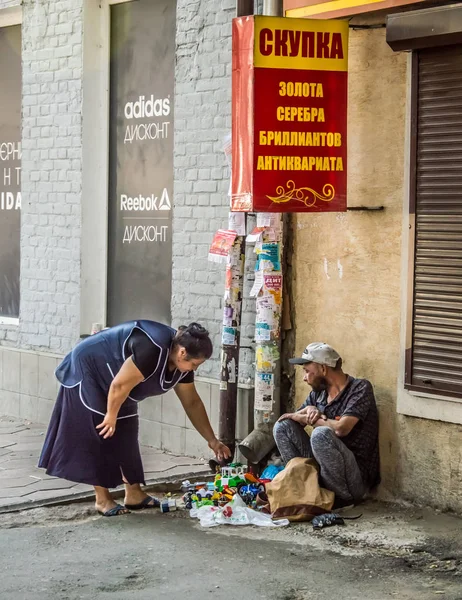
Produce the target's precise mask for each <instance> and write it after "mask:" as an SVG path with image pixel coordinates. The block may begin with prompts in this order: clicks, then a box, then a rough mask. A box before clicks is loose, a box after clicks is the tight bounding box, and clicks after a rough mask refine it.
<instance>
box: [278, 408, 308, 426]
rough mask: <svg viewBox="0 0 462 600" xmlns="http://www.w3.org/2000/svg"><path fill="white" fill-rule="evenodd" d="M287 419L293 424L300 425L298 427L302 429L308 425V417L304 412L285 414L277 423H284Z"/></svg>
mask: <svg viewBox="0 0 462 600" xmlns="http://www.w3.org/2000/svg"><path fill="white" fill-rule="evenodd" d="M287 419H290V420H291V421H295V423H300V425H301V426H302V427H306V426H307V425H308V415H307V414H306V413H305V411H303V412H294V413H286V414H285V415H282V416H281V417H279V419H278V423H279V422H280V421H286V420H287Z"/></svg>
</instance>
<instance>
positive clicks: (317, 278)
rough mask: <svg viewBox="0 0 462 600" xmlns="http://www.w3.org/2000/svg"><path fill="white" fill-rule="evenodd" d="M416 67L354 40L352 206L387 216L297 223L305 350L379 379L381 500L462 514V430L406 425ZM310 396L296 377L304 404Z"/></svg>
mask: <svg viewBox="0 0 462 600" xmlns="http://www.w3.org/2000/svg"><path fill="white" fill-rule="evenodd" d="M406 72H407V57H406V55H405V54H404V53H401V54H400V53H393V52H392V51H391V50H390V49H389V47H388V46H387V44H386V42H385V31H384V30H383V29H380V30H362V31H351V41H350V60H349V78H350V79H349V109H348V114H349V119H348V128H349V129H348V136H349V137H348V161H349V162H348V205H349V206H360V205H363V206H380V205H383V206H384V207H385V210H384V211H383V212H347V213H338V214H328V213H326V214H321V215H297V216H296V217H295V220H294V228H295V231H294V237H295V241H294V243H295V246H294V278H295V279H294V282H293V291H294V304H295V325H296V346H297V350H298V351H301V350H302V349H303V348H304V347H305V345H306V344H307V343H309V342H310V341H315V340H322V341H326V342H328V343H330V344H332V345H333V346H334V347H335V348H336V349H337V350H338V351H339V352H340V353H341V354H342V356H343V357H344V364H345V370H346V371H347V372H348V373H350V374H352V375H355V376H358V377H366V378H368V379H370V380H371V381H372V383H373V385H374V387H375V391H376V397H377V403H378V406H379V410H380V447H381V457H382V480H383V483H382V486H381V488H380V494H381V495H382V496H385V495H386V496H389V495H392V496H395V497H401V498H407V499H410V500H413V501H415V502H419V503H424V504H433V505H439V506H441V507H443V508H452V509H454V510H458V511H462V500H461V499H460V497H459V490H460V485H461V481H462V477H461V474H462V467H461V464H462V460H461V457H462V452H461V450H462V437H460V430H461V428H460V427H459V426H457V425H450V424H446V423H442V422H435V421H429V420H425V419H416V418H412V417H406V416H403V415H398V414H397V411H396V398H397V391H398V374H399V369H400V324H401V286H402V285H404V278H403V277H402V270H401V263H402V224H403V203H404V202H405V201H406V189H405V187H406V186H405V170H406V167H405V160H406V156H405V135H406V95H407V73H406ZM306 393H307V387H306V385H305V384H304V383H303V382H302V380H301V372H298V373H297V379H296V400H297V404H299V403H300V402H301V401H302V400H303V399H304V398H305V396H306Z"/></svg>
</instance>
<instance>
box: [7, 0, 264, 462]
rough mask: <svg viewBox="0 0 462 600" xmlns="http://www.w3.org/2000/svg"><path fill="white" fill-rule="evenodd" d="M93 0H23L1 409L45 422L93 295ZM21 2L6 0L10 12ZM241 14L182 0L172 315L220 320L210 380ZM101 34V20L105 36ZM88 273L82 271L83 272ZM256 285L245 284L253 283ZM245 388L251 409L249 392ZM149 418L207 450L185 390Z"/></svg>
mask: <svg viewBox="0 0 462 600" xmlns="http://www.w3.org/2000/svg"><path fill="white" fill-rule="evenodd" d="M95 1H96V0H95ZM85 2H87V4H85ZM88 2H89V0H23V4H22V15H23V16H22V19H23V25H22V37H23V42H22V45H23V102H22V113H23V123H22V128H23V131H22V137H23V157H22V192H23V206H22V230H21V307H20V311H21V312H20V324H19V327H11V326H2V325H0V412H3V413H4V414H13V415H16V416H22V417H24V418H29V419H38V420H39V421H42V422H46V421H47V420H48V417H49V414H50V412H51V409H52V406H53V400H54V397H55V394H56V381H55V380H54V378H53V376H52V372H53V369H54V367H55V366H56V364H57V361H58V356H59V355H62V354H64V353H65V352H67V351H68V350H69V349H70V348H71V347H72V346H73V345H74V344H75V343H76V341H77V339H78V336H79V333H80V308H81V306H80V304H81V300H82V298H83V301H84V299H85V295H84V296H83V297H81V289H82V288H81V285H82V281H81V239H82V227H81V219H82V145H83V141H82V101H83V92H82V89H83V81H82V80H83V77H84V73H83V32H82V24H83V11H84V5H85V6H86V8H87V10H88V6H89V5H88ZM17 4H18V2H16V1H14V2H12V1H11V0H0V10H1V9H2V8H5V7H11V6H12V5H17ZM103 4H104V6H105V7H106V8H107V5H106V4H105V3H103ZM97 13H98V11H96V13H95V15H94V16H95V18H96V15H97ZM234 13H235V1H234V0H220V1H217V0H178V11H177V61H176V73H175V77H176V91H175V150H174V152H175V159H174V166H175V198H174V212H173V214H174V223H173V255H174V262H173V298H172V313H173V322H174V324H176V325H178V324H180V323H188V322H190V321H191V320H199V321H202V322H203V323H204V324H205V325H206V326H207V327H208V328H209V329H210V331H211V333H212V336H213V339H214V344H215V354H214V360H213V361H208V362H207V363H206V365H204V367H203V368H202V369H201V373H200V375H201V376H203V377H204V376H205V377H206V376H210V377H212V379H213V378H214V379H216V378H217V377H218V370H219V369H218V360H217V357H218V356H219V348H220V341H221V340H220V338H221V323H222V297H223V291H224V279H225V268H224V265H218V266H217V265H214V264H211V263H209V262H208V261H207V253H208V248H209V245H210V242H211V239H212V237H213V234H214V232H215V231H216V230H217V229H219V228H222V227H227V217H228V207H229V200H228V196H227V192H228V186H229V173H228V168H227V164H226V160H225V156H224V153H223V141H224V138H225V136H226V135H227V134H229V133H230V130H231V20H232V18H233V16H234ZM106 14H107V13H106ZM86 15H87V16H86V18H87V19H88V18H89V17H88V13H86ZM87 23H88V21H87ZM90 29H91V28H90ZM101 30H103V31H104V28H103V27H101ZM98 31H99V30H98V27H96V26H95V35H100V34H101V32H99V33H98ZM86 35H87V36H89V38H90V39H89V44H90V45H91V43H97V42H98V43H99V38H98V40H95V39H92V38H91V35H92V34H91V32H90V30H89V29H88V28H87V30H86ZM101 35H102V34H101ZM95 68H96V67H95ZM86 75H88V73H87V74H86ZM93 75H94V73H92V76H93ZM86 81H88V79H87V80H86ZM95 85H96V84H95ZM85 89H86V90H87V87H86V88H85ZM86 98H88V96H86ZM87 126H88V122H87ZM87 164H88V162H87ZM101 195H103V194H102V193H101V191H99V192H98V193H96V194H95V202H102V201H103V199H102V198H100V196H101ZM104 201H106V198H104ZM98 206H101V205H100V204H99V205H98ZM103 212H104V211H103ZM100 213H101V210H100ZM87 214H88V213H87ZM85 218H86V217H85V214H84V219H85ZM102 218H104V219H105V218H106V216H105V214H103V217H102ZM85 264H86V263H84V265H85ZM88 276H89V275H88V273H85V272H83V274H82V278H86V277H87V278H88ZM250 285H251V282H249V281H247V282H246V289H247V290H248V289H249V286H250ZM253 306H254V302H253V301H252V300H244V311H245V312H246V318H247V324H246V325H245V327H244V335H243V339H242V343H243V345H248V344H249V341H250V338H252V337H253V322H254V315H253ZM87 320H88V319H87ZM1 346H4V348H3V349H2V348H1ZM7 346H10V347H12V348H11V349H7V348H6V347H7ZM44 352H45V353H47V352H48V355H46V354H44ZM252 360H253V353H252V352H249V351H247V350H244V351H243V352H242V358H241V373H242V379H243V380H244V381H249V380H251V378H252V376H251V370H252V365H251V362H252ZM199 387H200V388H201V392H202V394H203V395H204V400H205V403H206V406H207V409H208V412H209V415H210V416H211V420H212V423H213V425H214V427H215V429H216V428H217V425H218V397H219V390H218V385H217V383H216V382H213V381H212V380H209V381H208V382H207V383H201V384H199ZM242 394H244V396H245V397H246V398H247V400H246V402H247V404H246V406H247V405H248V402H249V400H248V396H249V393H248V392H247V391H245V392H242V391H241V396H242ZM244 412H245V411H244ZM141 416H142V419H141V439H142V441H144V442H145V443H146V442H147V443H150V444H153V445H157V446H160V447H162V448H164V449H166V450H170V451H177V452H179V451H181V452H185V453H187V454H196V455H197V454H207V452H208V451H207V447H206V444H204V442H203V440H201V439H200V437H199V436H198V434H196V432H195V431H193V429H192V426H191V424H190V423H189V421H188V419H187V418H186V417H185V414H184V412H183V409H182V407H181V406H179V403H178V401H177V400H176V399H175V398H172V397H168V396H165V397H164V398H157V399H156V398H154V399H150V400H147V401H146V403H144V404H143V407H142V410H141ZM244 421H246V419H244Z"/></svg>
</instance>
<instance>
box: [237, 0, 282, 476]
mask: <svg viewBox="0 0 462 600" xmlns="http://www.w3.org/2000/svg"><path fill="white" fill-rule="evenodd" d="M263 15H267V16H274V17H280V16H283V1H282V0H264V2H263ZM277 218H278V219H279V221H278V223H276V229H277V230H279V232H280V235H279V238H278V243H279V254H280V256H279V261H280V264H281V265H282V264H283V261H282V252H283V242H284V222H283V218H282V215H279V216H278V217H277ZM279 275H281V277H282V285H283V273H282V266H281V272H280V273H279ZM282 285H281V289H280V294H281V303H282ZM257 301H258V300H257ZM274 325H275V327H273V331H275V332H276V334H274V335H273V339H271V340H269V341H265V342H260V343H258V342H257V350H256V361H255V362H256V373H255V376H256V381H255V390H256V394H255V397H256V400H257V389H258V388H259V386H261V387H264V386H265V384H268V387H269V388H271V387H272V394H270V397H271V401H270V402H269V403H268V404H271V408H269V406H268V407H267V408H263V406H267V403H266V402H261V405H262V406H258V407H257V402H256V403H255V410H254V421H255V428H254V430H253V431H252V432H251V433H250V434H249V435H248V436H247V437H246V438H245V439H244V440H243V441H242V442H241V443H240V444H239V450H240V452H241V453H242V455H243V456H245V458H246V459H247V460H248V461H249V462H251V463H254V464H256V463H259V462H260V461H261V460H262V459H263V458H264V457H265V456H266V455H267V454H268V453H269V452H271V450H272V448H273V447H274V444H275V443H274V437H273V427H274V424H275V422H276V421H277V419H278V417H279V415H280V406H281V398H280V395H281V358H280V356H281V339H282V310H281V311H280V314H279V323H277V324H276V323H275V324H274ZM258 393H259V395H261V394H262V393H263V392H262V391H261V390H260V391H259V392H258ZM259 403H260V402H259Z"/></svg>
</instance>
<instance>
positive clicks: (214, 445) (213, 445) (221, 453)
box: [209, 438, 231, 461]
mask: <svg viewBox="0 0 462 600" xmlns="http://www.w3.org/2000/svg"><path fill="white" fill-rule="evenodd" d="M209 448H210V450H212V451H213V452H215V456H216V457H217V459H218V460H219V461H222V460H224V459H225V458H229V457H230V456H231V450H230V449H229V448H228V446H225V445H224V444H223V443H222V442H220V440H217V438H215V439H213V440H212V441H211V442H209Z"/></svg>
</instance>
